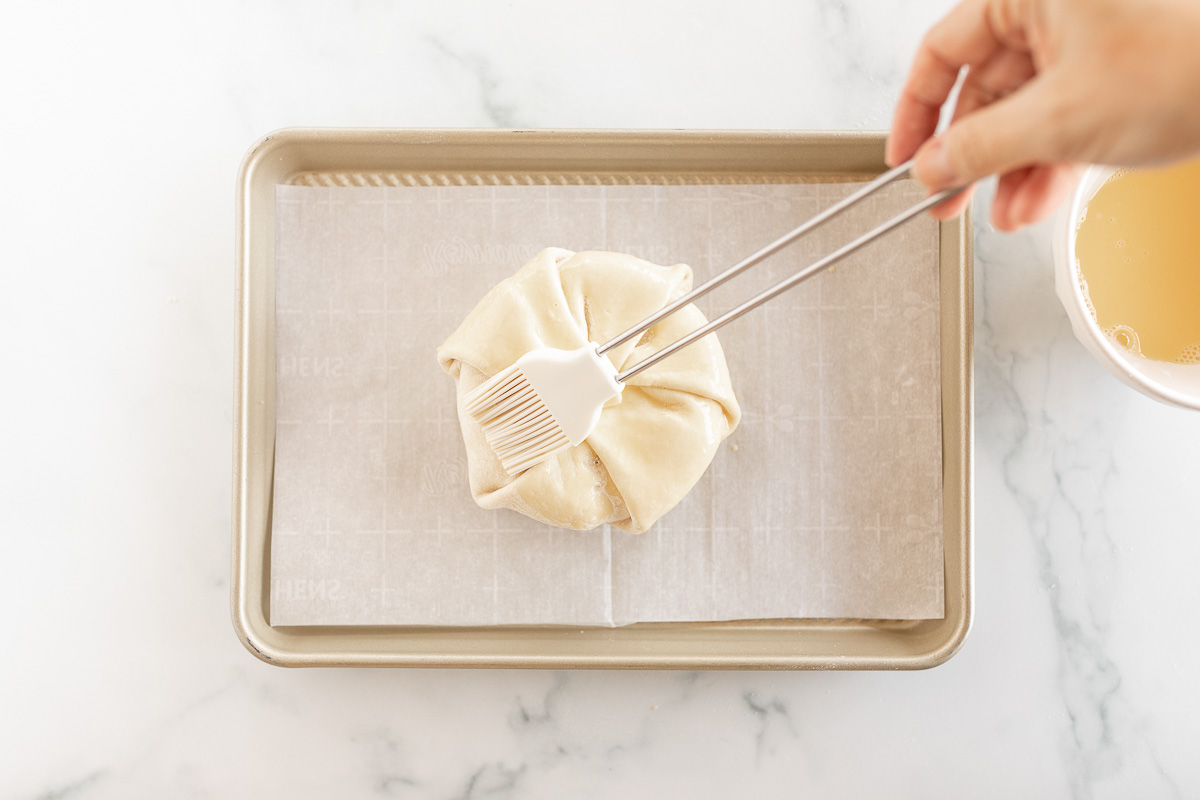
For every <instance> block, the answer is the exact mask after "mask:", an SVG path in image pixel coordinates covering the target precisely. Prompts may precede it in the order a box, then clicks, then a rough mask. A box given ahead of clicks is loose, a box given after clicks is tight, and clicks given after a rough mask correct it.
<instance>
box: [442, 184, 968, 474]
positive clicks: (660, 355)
mask: <svg viewBox="0 0 1200 800" xmlns="http://www.w3.org/2000/svg"><path fill="white" fill-rule="evenodd" d="M911 168H912V162H911V161H909V162H907V163H905V164H901V165H900V166H898V167H895V168H894V169H891V170H888V171H887V172H885V173H883V174H882V175H880V176H879V177H878V178H876V179H875V180H873V181H871V182H870V183H868V184H866V185H865V186H863V187H862V188H860V189H859V190H858V191H856V192H854V193H853V194H851V195H850V196H848V197H846V198H845V199H843V200H841V201H839V202H837V203H835V204H834V205H832V206H830V207H829V208H827V209H825V210H824V211H822V212H821V213H820V214H818V215H817V216H815V217H813V218H812V219H810V220H808V221H807V222H805V223H804V224H803V225H801V226H800V227H798V228H796V229H795V230H793V231H791V232H790V233H787V234H785V235H784V236H782V237H780V238H779V239H776V240H775V241H774V242H772V243H771V244H769V245H767V246H766V247H764V248H762V249H761V250H759V251H758V252H757V253H754V254H753V255H751V256H749V257H748V258H746V259H744V260H742V261H740V262H738V263H737V264H735V265H734V266H732V267H730V268H729V269H727V270H725V271H724V272H722V273H721V274H719V275H717V276H716V277H714V278H713V279H712V280H710V281H708V282H707V283H704V284H703V285H701V286H699V287H697V288H695V289H693V290H692V291H691V292H688V293H687V294H685V295H683V296H682V297H680V298H678V299H677V300H675V301H673V302H671V303H669V304H667V305H666V306H664V307H663V308H661V309H659V310H658V311H656V312H655V313H654V314H652V315H650V316H649V317H646V318H645V319H643V320H642V321H641V322H639V323H637V324H636V325H634V326H633V327H631V328H629V329H628V330H627V331H625V332H624V333H622V334H621V335H619V336H617V337H616V338H615V339H612V340H610V341H608V342H605V343H604V344H596V343H589V344H587V345H585V346H583V347H581V348H579V349H577V350H558V349H555V348H549V347H543V348H539V349H537V350H531V351H530V352H528V353H526V354H525V355H523V356H521V357H520V358H519V359H517V361H516V363H514V364H512V365H511V366H509V367H508V368H507V369H504V370H501V371H500V372H498V373H497V374H496V375H494V376H493V377H491V378H489V379H488V380H487V381H485V382H483V383H482V384H480V385H479V386H477V387H476V388H475V389H474V390H472V391H471V392H470V394H468V395H467V396H466V397H465V398H464V407H465V408H466V411H467V413H469V414H470V415H471V416H472V417H474V418H475V420H476V421H477V422H478V423H479V425H480V427H481V428H482V429H483V436H484V439H485V440H486V441H487V443H488V446H489V447H491V448H492V450H493V451H494V452H495V453H496V456H497V457H498V458H499V459H500V463H501V465H503V467H504V469H505V471H507V472H508V474H509V475H518V474H520V473H521V472H523V471H525V470H527V469H529V468H530V467H532V466H534V465H536V464H539V463H541V462H542V461H545V460H546V459H548V458H550V457H552V456H553V455H555V454H556V453H559V452H561V451H562V450H565V449H567V448H568V447H574V446H576V445H578V444H579V443H581V442H582V441H583V440H584V439H586V438H587V437H588V436H589V435H590V434H591V432H592V430H593V429H594V428H595V427H596V423H597V422H599V420H600V413H601V411H603V409H604V406H605V404H606V403H608V402H609V401H610V400H612V399H613V398H615V397H617V396H618V395H619V394H621V390H622V389H623V388H624V385H625V382H626V381H627V380H629V379H630V378H631V377H633V376H634V375H637V374H638V373H639V372H641V371H642V370H645V369H648V368H650V367H652V366H654V365H655V364H657V363H658V362H659V361H662V360H663V359H664V358H667V357H668V356H670V355H671V354H672V353H675V352H677V351H679V350H682V349H683V348H685V347H687V346H688V345H689V344H692V343H693V342H695V341H697V340H698V339H701V338H703V337H704V336H707V335H708V334H710V333H712V332H713V331H715V330H717V329H718V328H720V327H721V326H723V325H726V324H727V323H730V322H732V321H733V320H735V319H737V318H738V317H740V316H742V315H743V314H745V313H747V312H749V311H751V310H753V309H755V308H757V307H758V306H760V305H762V304H763V303H765V302H767V301H768V300H770V299H772V298H773V297H776V296H778V295H780V294H783V293H784V292H786V291H787V290H788V289H791V288H792V287H794V286H797V285H799V284H800V283H802V282H804V281H806V280H808V279H809V278H811V277H813V276H814V275H817V274H819V273H821V272H822V271H824V270H825V269H826V268H828V267H830V266H832V265H833V264H835V263H837V262H838V261H840V260H841V259H843V258H845V257H846V256H848V255H850V254H851V253H853V252H855V251H856V250H858V249H859V248H861V247H863V246H865V245H867V244H869V243H870V242H872V241H874V240H875V239H877V238H878V237H880V236H882V235H884V234H885V233H888V232H889V231H891V230H893V229H895V228H897V227H899V226H900V225H903V224H904V223H905V222H908V221H909V220H910V219H912V218H913V217H916V216H917V215H919V214H921V213H922V212H924V211H926V210H928V209H930V208H933V207H934V206H936V205H939V204H940V203H943V202H945V201H946V200H948V199H949V198H951V197H953V196H954V195H956V194H958V193H959V192H960V191H962V189H947V190H945V191H942V192H939V193H937V194H934V195H931V196H930V197H927V198H926V199H924V200H922V201H921V202H919V203H917V204H915V205H913V206H912V207H911V208H908V209H907V210H905V211H902V212H901V213H899V214H897V215H896V216H894V217H892V218H891V219H889V220H888V221H887V222H884V223H883V224H881V225H879V226H878V227H876V228H874V229H872V230H870V231H868V232H867V233H865V234H863V235H862V236H860V237H859V238H857V239H855V240H854V241H852V242H850V243H849V244H846V245H844V246H842V247H841V248H839V249H838V250H835V251H834V252H832V253H830V254H829V255H827V256H825V257H824V258H822V259H820V260H819V261H816V262H815V263H813V264H811V265H809V266H808V267H805V268H804V269H802V270H800V271H799V272H797V273H796V274H794V275H792V276H790V277H788V278H786V279H784V280H782V281H780V282H779V283H777V284H775V285H774V286H772V287H771V288H769V289H767V290H765V291H763V292H762V293H760V294H758V295H756V296H755V297H752V298H751V299H749V300H747V301H746V302H744V303H742V304H741V305H740V306H738V307H737V308H734V309H732V310H730V311H728V312H726V313H725V314H723V315H721V316H719V317H717V318H716V319H714V320H712V321H711V322H709V323H708V324H707V325H703V326H701V327H699V328H697V329H696V330H694V331H692V332H691V333H689V334H688V335H686V336H684V337H683V338H681V339H679V340H678V341H676V342H674V343H673V344H671V345H669V346H667V347H664V348H663V349H662V350H659V351H658V352H657V353H655V354H654V355H652V356H650V357H649V358H646V359H644V360H642V361H640V362H638V363H637V364H634V365H633V366H631V367H629V368H628V369H626V370H625V371H624V372H620V373H618V372H617V369H616V367H614V366H613V363H612V361H610V360H609V359H608V358H606V357H605V355H604V354H605V353H607V352H608V351H609V350H612V349H613V348H614V347H618V346H620V345H622V344H624V343H625V342H628V341H630V340H631V339H633V338H634V337H636V336H638V335H640V334H641V333H643V332H644V331H646V330H648V329H649V328H651V327H653V326H654V325H656V324H657V323H659V322H661V321H662V320H663V319H665V318H666V317H668V316H670V315H671V314H673V313H675V312H676V311H678V310H679V309H680V308H683V307H684V306H685V305H687V304H688V303H691V302H692V301H693V300H695V299H696V298H698V297H701V296H702V295H705V294H708V293H709V292H711V291H712V290H713V289H716V288H717V287H718V286H720V285H721V284H723V283H725V282H726V281H728V280H729V279H731V278H733V277H734V276H735V275H738V274H739V273H741V272H742V271H744V270H746V269H749V268H750V267H752V266H754V265H755V264H757V263H759V262H760V261H762V260H763V259H765V258H767V257H768V256H770V255H772V254H774V253H776V252H778V251H779V250H782V249H783V248H784V247H787V246H788V245H789V244H792V243H793V242H794V241H796V240H797V239H798V238H800V237H801V236H803V235H804V234H806V233H808V232H809V231H811V230H813V229H814V228H816V227H817V226H819V225H821V224H823V223H824V222H827V221H828V220H830V219H832V218H833V217H835V216H837V215H838V214H840V213H842V212H843V211H845V210H846V209H848V208H850V207H852V206H854V205H856V204H857V203H859V202H861V201H862V200H863V199H865V198H866V197H868V196H870V195H871V194H873V193H875V192H876V191H878V190H879V189H881V188H882V187H884V186H886V185H887V184H889V183H892V182H893V181H896V180H898V179H900V178H904V177H907V176H908V175H909V174H910V170H911Z"/></svg>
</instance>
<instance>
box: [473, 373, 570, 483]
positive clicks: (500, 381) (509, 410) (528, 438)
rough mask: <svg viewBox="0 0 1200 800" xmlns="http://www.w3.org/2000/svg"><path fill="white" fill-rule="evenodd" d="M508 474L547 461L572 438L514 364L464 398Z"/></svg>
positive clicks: (567, 444)
mask: <svg viewBox="0 0 1200 800" xmlns="http://www.w3.org/2000/svg"><path fill="white" fill-rule="evenodd" d="M463 407H464V408H465V409H466V411H467V413H469V414H470V415H471V416H472V417H474V418H475V421H476V422H478V423H479V425H480V427H481V428H482V429H483V438H484V439H485V440H486V441H487V443H488V446H489V447H491V448H492V450H493V451H494V452H495V453H496V457H497V458H499V459H500V464H501V465H502V466H503V467H504V470H505V471H506V472H507V473H508V474H509V475H518V474H520V473H522V472H524V471H525V470H527V469H529V468H530V467H532V466H534V465H536V464H539V463H541V462H542V461H545V460H546V459H547V458H549V457H550V456H552V455H554V454H555V453H557V452H558V451H560V450H563V449H565V448H567V447H570V445H571V442H570V440H569V439H568V438H567V435H566V434H565V433H564V432H563V429H562V427H561V426H560V425H559V424H558V422H557V421H556V420H555V419H554V415H553V414H552V413H550V409H549V408H547V407H546V404H545V403H543V402H542V399H541V398H540V397H539V396H538V393H537V392H536V391H534V388H533V386H531V385H530V383H529V381H528V380H526V378H525V375H524V373H522V372H521V370H520V368H519V367H518V366H517V365H516V364H514V365H513V366H511V367H509V368H508V369H506V370H503V371H501V372H498V373H497V374H496V375H494V376H493V377H492V378H490V379H489V380H487V381H485V382H484V383H481V384H480V385H479V386H477V387H475V389H474V390H472V391H471V393H470V394H468V395H467V396H466V398H465V399H464V401H463Z"/></svg>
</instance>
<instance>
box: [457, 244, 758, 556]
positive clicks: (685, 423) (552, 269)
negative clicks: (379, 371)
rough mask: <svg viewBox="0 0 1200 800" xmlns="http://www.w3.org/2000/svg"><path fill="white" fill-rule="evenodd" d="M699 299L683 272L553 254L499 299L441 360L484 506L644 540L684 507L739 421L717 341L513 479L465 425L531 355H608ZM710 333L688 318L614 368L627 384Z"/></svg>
mask: <svg viewBox="0 0 1200 800" xmlns="http://www.w3.org/2000/svg"><path fill="white" fill-rule="evenodd" d="M691 287H692V271H691V269H690V268H689V267H687V266H686V265H684V264H677V265H675V266H672V267H660V266H657V265H655V264H651V263H649V262H647V261H642V260H641V259H638V258H634V257H632V256H627V255H622V254H619V253H602V252H584V253H573V252H571V251H569V250H560V249H557V248H549V249H546V250H543V251H542V252H540V253H538V255H537V256H536V257H535V258H534V259H533V260H532V261H530V262H529V263H528V264H526V265H525V266H524V267H522V268H521V269H520V270H519V271H518V272H517V273H516V274H515V275H513V276H512V277H510V278H508V279H506V280H504V281H501V282H500V283H499V284H497V285H496V286H495V287H493V288H492V290H491V291H490V292H488V294H487V295H486V296H485V297H484V298H483V299H482V300H481V301H480V302H479V304H478V305H477V306H476V307H475V308H474V310H472V311H471V313H470V314H468V315H467V318H466V319H465V320H463V322H462V324H461V325H460V326H459V328H458V330H456V331H455V332H454V333H453V334H451V335H450V338H448V339H447V340H446V341H445V343H443V344H442V346H441V347H439V348H438V362H439V363H440V364H441V366H442V368H443V369H444V370H445V371H446V372H447V373H448V374H449V375H450V376H451V377H453V378H454V380H455V382H456V384H457V392H458V419H459V424H460V426H461V427H462V433H463V439H464V441H465V443H466V447H467V463H468V467H469V471H470V481H471V493H472V494H473V495H474V497H475V502H477V503H478V504H479V505H480V506H482V507H483V508H489V509H491V508H511V509H512V510H514V511H519V512H520V513H522V514H525V515H526V516H529V517H532V518H533V519H536V520H539V521H541V522H546V523H549V524H551V525H557V526H559V527H563V528H574V529H577V530H585V529H588V528H594V527H596V526H597V525H602V524H605V523H608V524H611V525H615V526H616V527H618V528H621V529H623V530H626V531H629V532H631V533H641V532H642V531H645V530H646V529H647V528H649V527H650V526H651V525H653V524H654V523H655V521H656V520H658V518H659V517H661V516H662V515H663V514H665V513H666V512H668V511H670V510H671V508H673V507H674V506H675V504H676V503H678V502H679V501H680V500H681V499H683V496H684V495H686V494H687V493H688V491H689V490H690V489H691V488H692V486H694V485H695V483H696V481H697V480H699V478H700V476H701V475H702V474H704V470H706V469H707V468H708V465H709V463H710V462H711V461H712V458H713V455H714V454H715V453H716V451H717V446H718V445H719V444H720V443H721V440H722V439H724V438H725V437H726V436H728V435H729V434H730V432H732V431H733V429H734V428H735V427H736V426H737V423H738V419H739V418H740V416H741V411H740V409H739V408H738V402H737V398H736V397H734V394H733V387H732V386H731V385H730V382H729V370H728V368H727V367H726V364H725V355H724V353H723V352H722V350H721V345H720V342H718V341H717V337H716V336H715V335H709V336H707V337H705V338H704V339H701V340H700V341H698V342H696V343H695V344H692V345H691V346H690V347H687V348H684V349H683V350H681V351H680V352H678V353H676V354H674V355H673V356H671V357H670V358H668V359H666V360H665V361H663V362H662V363H660V364H656V365H655V366H654V367H651V368H650V369H647V370H646V371H645V372H642V373H639V374H638V375H636V376H634V377H633V378H631V379H630V380H629V381H628V382H627V384H626V386H625V390H624V392H623V393H622V394H621V396H620V397H619V398H618V399H616V400H614V401H613V403H612V404H610V405H609V406H608V407H606V408H605V409H604V412H603V413H602V414H601V415H600V422H599V424H598V425H597V426H596V429H595V430H594V431H593V432H592V434H591V436H589V437H588V438H587V440H586V441H584V442H583V443H582V444H580V445H579V446H578V447H573V448H570V449H568V450H566V451H564V452H562V453H559V454H558V455H557V456H555V457H553V458H551V459H549V460H548V461H545V462H543V463H541V464H538V465H537V466H535V467H533V468H531V469H529V470H526V471H525V472H523V473H521V474H520V475H518V476H516V477H515V478H513V477H511V476H509V475H508V474H507V473H506V472H505V471H504V469H503V467H501V465H500V462H499V460H498V459H497V458H496V456H495V455H494V454H493V453H492V451H491V449H490V448H489V447H488V446H487V443H486V442H485V441H484V438H483V433H482V431H481V429H480V427H479V425H478V424H477V423H476V422H475V421H474V419H472V418H471V416H470V415H469V414H467V413H465V412H464V410H463V397H464V396H465V395H466V394H467V393H469V392H470V391H471V390H472V389H474V388H475V387H476V386H478V385H479V384H480V383H482V382H483V381H485V380H487V379H488V378H489V377H491V376H492V375H494V374H495V373H497V372H499V371H500V370H502V369H504V368H505V367H507V366H509V365H510V364H512V363H513V362H514V361H516V360H517V359H518V358H520V357H521V356H522V355H524V354H525V353H526V352H528V351H530V350H533V349H534V348H537V347H556V348H560V349H564V350H571V349H575V348H577V347H582V346H583V345H585V344H587V343H588V342H589V341H591V342H596V343H603V342H606V341H608V340H609V339H611V338H613V337H614V336H616V335H617V334H619V333H621V332H622V331H624V330H626V329H627V328H629V327H630V326H631V325H633V324H634V323H635V322H637V321H638V320H641V319H643V318H645V317H647V316H649V315H650V314H651V313H653V312H654V311H656V310H658V309H659V308H661V307H662V306H664V305H666V304H667V303H668V302H670V301H671V300H673V299H675V298H676V297H679V296H680V295H683V294H685V293H686V292H688V291H689V290H690V289H691ZM704 323H705V319H704V315H703V314H701V313H700V311H699V310H698V309H697V308H696V307H695V306H692V305H689V306H686V307H684V308H682V309H680V310H679V311H677V312H676V313H675V314H674V315H672V316H670V317H668V318H667V319H666V320H664V321H662V322H660V323H659V324H658V325H656V326H654V327H653V328H651V329H650V330H649V331H647V332H646V333H645V334H644V335H643V336H642V337H641V338H640V339H638V340H636V341H633V342H628V343H626V344H625V345H622V346H621V347H619V348H616V349H614V350H612V351H610V352H609V353H608V354H607V356H608V357H609V358H611V359H612V361H613V363H614V364H615V365H616V367H617V369H618V370H620V369H622V368H623V367H624V365H626V364H629V365H633V364H635V363H637V362H639V361H641V360H642V359H644V358H646V357H647V356H649V355H651V354H652V353H654V352H657V351H658V350H659V349H660V348H662V347H665V346H666V345H668V344H670V343H672V342H674V341H676V340H677V339H679V338H681V337H682V336H683V335H684V334H686V333H688V332H690V331H692V330H693V329H695V328H697V327H699V326H700V325H703V324H704Z"/></svg>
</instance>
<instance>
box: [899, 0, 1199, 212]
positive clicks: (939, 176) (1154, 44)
mask: <svg viewBox="0 0 1200 800" xmlns="http://www.w3.org/2000/svg"><path fill="white" fill-rule="evenodd" d="M964 66H965V67H967V77H966V79H965V82H964V84H963V87H962V91H961V93H960V95H959V100H958V106H957V108H956V110H955V113H954V119H953V122H952V124H951V126H950V127H949V128H948V129H947V130H946V132H945V133H943V134H942V135H941V136H938V137H936V138H933V139H931V138H930V136H932V134H933V132H934V128H935V126H936V125H937V120H938V114H939V111H940V109H941V107H942V104H943V103H944V102H945V101H946V98H947V96H948V95H949V93H950V90H951V89H952V88H953V86H954V82H955V80H956V78H957V76H958V73H959V70H960V68H962V67H964ZM1198 151H1200V2H1198V1H1197V0H964V1H963V2H962V3H961V4H960V5H959V6H958V7H956V8H955V9H954V10H952V11H951V12H950V14H949V15H947V16H946V18H945V19H943V20H942V21H941V22H940V23H938V24H937V25H936V26H935V27H934V28H933V29H932V30H931V31H930V32H929V34H928V35H927V36H926V37H925V40H924V41H923V42H922V43H921V47H920V50H919V51H918V52H917V55H916V58H915V59H914V61H913V65H912V69H911V71H910V73H909V76H908V80H907V82H906V83H905V86H904V90H903V92H902V93H901V95H900V102H899V104H898V105H897V107H896V115H895V119H894V120H893V123H892V132H891V135H890V136H889V137H888V143H887V161H888V163H889V164H891V165H893V166H894V165H896V164H899V163H902V162H903V161H905V160H907V159H908V158H910V157H911V156H912V155H913V153H914V152H915V153H916V159H917V160H916V164H915V167H914V170H913V171H914V175H915V177H916V178H917V180H919V181H921V182H922V183H924V184H925V185H926V186H928V187H929V189H930V190H931V191H937V190H939V189H945V188H948V187H950V186H961V185H964V184H969V183H973V182H974V181H977V180H979V179H980V178H984V177H986V176H988V175H992V174H997V175H999V176H1000V181H999V184H998V186H997V189H996V199H995V202H994V203H993V205H992V222H993V223H994V224H995V226H996V227H997V228H1000V229H1001V230H1016V229H1017V228H1020V227H1021V226H1023V225H1027V224H1030V223H1032V222H1036V221H1038V220H1040V219H1043V218H1045V217H1047V216H1049V215H1050V213H1051V212H1052V211H1053V210H1054V208H1055V206H1057V205H1058V203H1059V202H1060V201H1061V200H1062V199H1063V198H1064V197H1065V196H1066V194H1067V193H1068V191H1069V190H1070V188H1071V186H1072V184H1073V180H1074V165H1075V164H1076V163H1077V162H1091V163H1103V164H1111V165H1118V166H1141V165H1147V164H1154V163H1162V162H1166V161H1172V160H1176V159H1180V158H1184V157H1186V156H1188V155H1191V154H1194V153H1196V152H1198ZM969 199H970V191H968V192H964V193H963V194H961V195H959V196H958V197H956V198H954V199H953V200H948V201H947V202H945V203H943V204H942V205H941V206H939V207H938V208H937V209H935V210H934V216H936V217H938V218H940V219H947V218H949V217H953V216H956V215H958V214H959V213H961V212H962V210H963V209H964V208H965V207H966V205H967V202H968V201H969Z"/></svg>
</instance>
